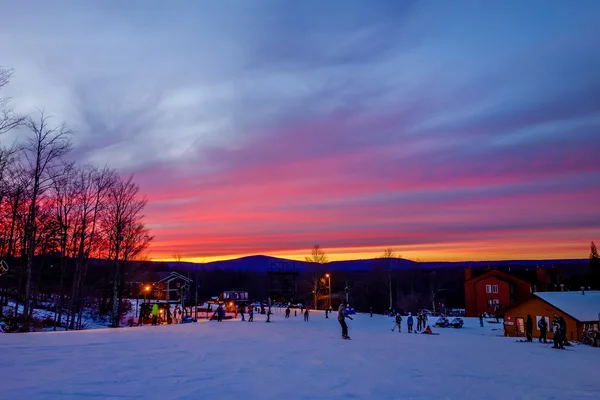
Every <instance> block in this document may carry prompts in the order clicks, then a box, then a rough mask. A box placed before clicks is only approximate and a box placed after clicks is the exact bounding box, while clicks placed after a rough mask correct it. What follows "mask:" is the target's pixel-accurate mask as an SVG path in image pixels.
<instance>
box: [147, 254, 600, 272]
mask: <svg viewBox="0 0 600 400" xmlns="http://www.w3.org/2000/svg"><path fill="white" fill-rule="evenodd" d="M389 261H390V264H389V266H390V268H392V269H408V268H415V267H416V268H464V267H469V266H470V267H473V268H483V267H499V266H514V267H525V268H526V267H535V266H540V267H541V266H545V267H550V266H557V267H558V266H561V265H579V266H580V265H584V264H587V263H588V262H589V261H588V260H587V259H564V260H507V261H504V260H503V261H457V262H438V261H432V262H422V261H412V260H407V259H403V258H393V259H390V260H389ZM272 262H293V263H295V267H296V270H297V271H298V272H303V271H307V270H308V269H309V268H310V263H307V262H305V261H295V260H287V259H284V258H277V257H270V256H265V255H256V256H248V257H241V258H236V259H232V260H223V261H212V262H208V263H204V264H199V263H192V262H185V261H181V262H176V261H153V262H152V264H153V265H155V266H157V267H159V268H164V269H178V270H181V271H197V270H200V269H201V268H206V269H207V270H211V269H221V270H229V271H249V272H266V271H267V270H268V269H269V267H270V266H271V263H272ZM377 265H381V266H383V267H387V265H388V264H387V260H383V259H381V258H373V259H367V260H345V261H332V262H329V263H328V264H327V267H325V268H326V269H328V270H331V271H348V272H351V271H368V270H371V269H373V268H375V267H376V266H377Z"/></svg>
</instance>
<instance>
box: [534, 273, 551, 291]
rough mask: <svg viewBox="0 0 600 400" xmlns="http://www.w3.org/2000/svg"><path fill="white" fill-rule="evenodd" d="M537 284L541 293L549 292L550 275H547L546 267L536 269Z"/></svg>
mask: <svg viewBox="0 0 600 400" xmlns="http://www.w3.org/2000/svg"><path fill="white" fill-rule="evenodd" d="M535 283H536V286H537V287H538V290H539V291H540V292H546V291H548V275H547V274H546V268H544V267H537V268H536V270H535Z"/></svg>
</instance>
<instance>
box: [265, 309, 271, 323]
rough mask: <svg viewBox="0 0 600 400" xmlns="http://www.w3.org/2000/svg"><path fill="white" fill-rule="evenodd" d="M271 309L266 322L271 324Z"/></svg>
mask: <svg viewBox="0 0 600 400" xmlns="http://www.w3.org/2000/svg"><path fill="white" fill-rule="evenodd" d="M271 314H272V313H271V309H270V308H269V311H267V320H266V321H265V322H271Z"/></svg>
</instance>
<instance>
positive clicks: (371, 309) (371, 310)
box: [369, 307, 373, 318]
mask: <svg viewBox="0 0 600 400" xmlns="http://www.w3.org/2000/svg"><path fill="white" fill-rule="evenodd" d="M369 312H370V313H371V318H373V307H369Z"/></svg>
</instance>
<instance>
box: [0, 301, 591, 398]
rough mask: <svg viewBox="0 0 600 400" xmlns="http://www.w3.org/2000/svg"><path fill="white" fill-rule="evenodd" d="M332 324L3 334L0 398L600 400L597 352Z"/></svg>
mask: <svg viewBox="0 0 600 400" xmlns="http://www.w3.org/2000/svg"><path fill="white" fill-rule="evenodd" d="M333 317H334V318H329V319H325V315H324V314H323V313H321V312H313V313H312V314H311V315H310V320H309V321H308V322H305V321H304V320H303V317H302V316H301V315H300V312H298V316H297V317H294V313H293V311H292V316H291V317H290V319H284V316H283V314H278V313H275V314H274V315H273V320H274V322H273V323H265V316H264V315H255V322H253V323H248V322H241V321H240V320H239V318H238V320H233V321H223V322H215V321H211V322H198V323H191V324H184V325H163V326H142V327H133V328H129V327H127V328H120V329H109V328H107V329H96V330H87V331H77V332H51V333H31V334H0V354H1V356H2V362H1V363H0V377H1V382H2V384H1V385H0V399H11V400H12V399H15V400H16V399H30V400H33V399H196V400H197V399H245V400H254V399H256V400H268V399H280V400H290V399H311V400H316V399H340V400H341V399H377V400H380V399H457V400H468V399H477V400H480V399H502V400H505V399H544V400H550V399H561V400H567V399H578V400H583V399H598V398H599V397H598V396H599V394H598V393H599V392H600V373H599V372H598V359H599V358H600V349H598V348H592V347H588V346H584V345H576V344H575V345H574V346H573V347H569V348H568V350H555V349H552V348H551V346H548V347H546V346H545V345H540V344H539V343H538V342H537V341H535V342H534V343H518V342H516V341H515V338H505V337H502V330H501V329H502V325H501V324H487V323H486V324H485V327H483V328H481V327H479V324H478V321H477V320H475V319H468V318H467V319H465V326H464V327H463V328H462V329H452V328H445V329H441V328H440V329H436V328H434V332H439V333H440V335H438V336H431V335H423V334H408V333H406V325H405V323H406V318H404V321H403V327H402V333H398V332H397V331H396V332H392V331H391V328H392V326H393V321H392V319H390V318H387V317H384V316H381V315H374V316H373V317H372V318H371V317H369V315H364V314H358V315H355V316H354V320H353V321H348V325H349V327H350V331H349V333H350V336H351V338H352V339H351V340H342V339H341V329H340V326H339V324H338V322H337V320H336V318H335V314H334V315H333ZM433 322H434V321H430V323H433Z"/></svg>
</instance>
